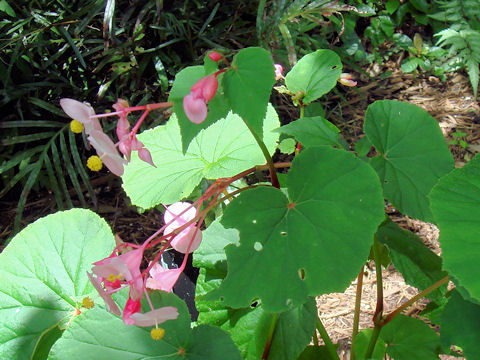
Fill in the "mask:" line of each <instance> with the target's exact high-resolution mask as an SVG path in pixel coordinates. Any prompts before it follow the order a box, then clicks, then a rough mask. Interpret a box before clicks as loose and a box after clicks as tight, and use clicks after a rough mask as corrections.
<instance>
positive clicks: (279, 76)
mask: <svg viewBox="0 0 480 360" xmlns="http://www.w3.org/2000/svg"><path fill="white" fill-rule="evenodd" d="M273 66H274V67H275V80H277V81H278V80H280V79H285V77H284V76H283V66H282V65H280V64H273Z"/></svg>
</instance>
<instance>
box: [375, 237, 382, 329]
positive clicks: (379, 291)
mask: <svg viewBox="0 0 480 360" xmlns="http://www.w3.org/2000/svg"><path fill="white" fill-rule="evenodd" d="M373 258H374V260H375V272H376V276H377V307H376V309H375V313H374V314H373V322H374V323H375V325H376V324H378V323H379V321H380V320H381V319H382V315H383V280H382V264H381V261H380V243H379V242H378V240H377V238H376V237H375V239H374V241H373Z"/></svg>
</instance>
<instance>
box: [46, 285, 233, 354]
mask: <svg viewBox="0 0 480 360" xmlns="http://www.w3.org/2000/svg"><path fill="white" fill-rule="evenodd" d="M156 294H158V293H156ZM159 298H160V300H158V301H155V302H154V306H155V308H159V307H163V306H174V307H176V308H177V309H178V312H179V317H178V319H176V320H169V321H167V322H164V323H162V324H160V325H159V326H160V327H161V328H163V329H164V330H165V336H164V337H163V338H162V339H161V340H159V341H155V340H153V339H152V338H151V336H150V330H151V328H150V327H149V328H141V327H136V326H128V325H125V324H124V323H123V321H122V319H121V318H119V317H117V316H115V315H113V314H111V313H109V312H107V311H106V310H105V309H103V308H99V307H95V308H93V309H92V310H90V311H86V312H85V313H84V314H82V316H81V317H80V318H78V319H77V320H76V321H75V322H74V323H73V324H72V325H71V326H70V327H69V328H68V329H67V330H66V331H65V333H64V334H63V336H62V338H61V339H60V340H58V341H57V343H56V344H55V345H54V347H53V349H52V352H51V354H50V357H49V360H64V359H80V358H83V356H84V355H85V354H88V358H89V360H103V359H115V360H137V359H152V358H163V357H168V358H169V359H218V360H220V359H225V358H228V359H240V355H239V353H238V349H236V348H235V345H234V344H233V342H232V341H231V339H230V338H229V337H228V335H227V334H226V333H225V332H223V331H222V330H220V329H216V328H213V327H210V326H199V327H197V328H194V329H193V330H192V331H191V330H190V316H189V313H188V309H187V307H186V305H185V302H183V301H182V300H180V299H179V298H178V297H176V296H175V295H173V294H171V293H164V292H162V293H161V294H160V295H159ZM152 300H153V299H152ZM181 352H184V353H185V354H186V355H183V356H182V355H181ZM222 352H223V357H221V354H222Z"/></svg>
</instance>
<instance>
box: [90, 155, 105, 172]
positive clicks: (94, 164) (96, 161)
mask: <svg viewBox="0 0 480 360" xmlns="http://www.w3.org/2000/svg"><path fill="white" fill-rule="evenodd" d="M102 166H103V163H102V160H101V159H100V158H99V157H98V156H97V155H92V156H90V157H89V158H88V160H87V167H88V168H89V169H90V170H92V171H100V170H102Z"/></svg>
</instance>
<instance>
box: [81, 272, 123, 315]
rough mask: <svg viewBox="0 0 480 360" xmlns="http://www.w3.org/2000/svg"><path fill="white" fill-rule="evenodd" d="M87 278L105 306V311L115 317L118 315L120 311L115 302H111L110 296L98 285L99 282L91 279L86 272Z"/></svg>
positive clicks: (93, 278)
mask: <svg viewBox="0 0 480 360" xmlns="http://www.w3.org/2000/svg"><path fill="white" fill-rule="evenodd" d="M87 276H88V278H89V279H90V282H91V283H92V285H93V287H94V288H95V290H97V292H98V294H99V295H100V297H101V298H102V299H103V301H105V305H107V310H108V311H110V312H111V313H113V314H115V315H120V314H121V311H120V309H119V308H118V306H117V304H116V303H115V301H113V299H112V295H111V294H109V293H108V292H106V291H105V290H104V289H103V287H102V285H101V284H100V282H99V280H98V279H96V278H95V277H93V276H92V274H91V273H89V272H88V271H87Z"/></svg>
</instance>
